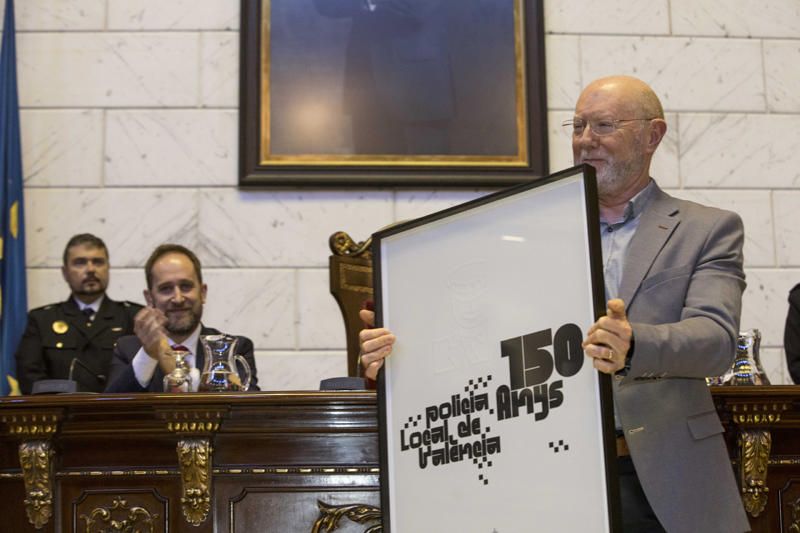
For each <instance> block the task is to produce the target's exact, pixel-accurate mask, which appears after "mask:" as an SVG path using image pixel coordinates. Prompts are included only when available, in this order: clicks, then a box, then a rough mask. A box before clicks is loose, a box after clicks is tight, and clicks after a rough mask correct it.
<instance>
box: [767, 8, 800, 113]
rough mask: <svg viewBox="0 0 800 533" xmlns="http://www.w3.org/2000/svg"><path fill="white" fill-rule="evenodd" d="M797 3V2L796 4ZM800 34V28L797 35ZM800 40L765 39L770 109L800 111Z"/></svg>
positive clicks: (790, 111) (768, 104)
mask: <svg viewBox="0 0 800 533" xmlns="http://www.w3.org/2000/svg"><path fill="white" fill-rule="evenodd" d="M796 5H797V4H796ZM798 36H800V30H799V31H798V32H796V33H795V37H798ZM798 64H800V40H798V39H797V38H795V40H792V41H771V40H770V41H767V40H765V41H764V71H765V78H766V84H767V106H769V110H770V111H781V112H788V113H798V112H800V69H797V68H791V67H789V68H787V66H788V65H798Z"/></svg>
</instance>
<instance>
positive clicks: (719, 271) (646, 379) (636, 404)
mask: <svg viewBox="0 0 800 533" xmlns="http://www.w3.org/2000/svg"><path fill="white" fill-rule="evenodd" d="M743 241H744V228H743V226H742V221H741V219H740V218H739V216H738V215H737V214H735V213H732V212H729V211H723V210H720V209H715V208H711V207H706V206H701V205H699V204H696V203H693V202H688V201H684V200H679V199H677V198H673V197H671V196H669V195H668V194H666V193H665V192H663V191H662V190H661V189H658V188H657V190H656V191H654V194H653V198H652V199H651V203H650V205H649V206H648V207H647V208H646V209H645V211H644V213H643V214H642V219H641V221H640V224H639V228H638V229H637V231H636V234H635V235H634V237H633V240H632V241H631V244H630V247H629V249H628V254H627V257H626V259H625V264H624V267H623V274H622V281H621V283H620V290H619V294H620V298H622V299H623V300H624V301H625V303H626V305H627V314H628V319H629V320H630V322H631V324H632V327H633V335H634V340H635V343H636V346H635V350H634V356H633V360H632V364H631V368H630V370H629V372H628V373H627V374H626V375H624V376H623V375H619V374H618V375H616V376H615V378H614V379H613V380H612V381H613V384H614V400H615V402H616V406H617V414H618V415H619V419H620V422H621V423H622V427H623V429H624V432H625V438H626V440H627V442H628V447H629V448H630V452H631V459H632V460H633V463H634V465H635V467H636V472H637V473H638V475H639V479H640V481H641V483H642V487H643V488H644V492H645V494H646V495H647V498H648V500H649V501H650V504H651V505H652V507H653V510H654V511H655V513H656V516H658V519H659V521H660V522H661V523H662V525H663V526H664V527H665V529H666V530H667V531H668V532H670V533H679V532H684V531H685V532H687V533H688V532H691V533H694V532H697V531H703V532H704V533H712V532H720V533H732V532H741V531H749V530H750V527H749V524H748V521H747V516H746V515H745V513H744V508H743V505H742V500H741V495H740V494H739V491H738V488H737V485H736V480H735V478H734V474H733V469H732V468H731V463H730V461H729V460H728V454H727V451H726V448H725V443H724V441H723V438H722V432H723V428H722V425H721V424H720V421H719V418H718V416H717V413H716V410H715V409H714V404H713V401H712V399H711V394H710V393H709V391H708V387H707V386H706V383H705V380H704V378H705V377H706V376H716V375H720V374H722V373H724V372H725V370H726V369H727V368H728V367H729V366H730V364H731V363H732V361H733V357H734V354H735V346H736V337H737V334H738V329H739V316H740V313H741V302H742V292H743V291H744V288H745V281H744V271H743V269H742V263H743V256H742V244H743Z"/></svg>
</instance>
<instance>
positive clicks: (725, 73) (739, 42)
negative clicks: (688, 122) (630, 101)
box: [581, 36, 765, 111]
mask: <svg viewBox="0 0 800 533" xmlns="http://www.w3.org/2000/svg"><path fill="white" fill-rule="evenodd" d="M581 73H582V78H583V80H593V79H596V78H600V77H602V76H608V75H611V74H629V75H632V76H636V77H637V78H641V79H642V80H644V81H646V82H647V83H649V84H650V85H651V86H652V87H653V89H654V90H655V91H656V94H658V95H659V97H660V98H661V102H662V104H663V105H664V109H665V110H666V111H763V110H764V109H765V99H764V76H763V62H762V54H761V44H760V43H759V42H758V41H753V40H749V39H703V38H684V37H605V36H583V37H581Z"/></svg>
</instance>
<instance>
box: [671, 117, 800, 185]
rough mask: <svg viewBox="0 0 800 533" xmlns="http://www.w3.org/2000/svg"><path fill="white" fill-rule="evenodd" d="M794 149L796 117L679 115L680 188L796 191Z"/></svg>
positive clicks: (798, 128) (799, 124) (798, 133)
mask: <svg viewBox="0 0 800 533" xmlns="http://www.w3.org/2000/svg"><path fill="white" fill-rule="evenodd" d="M798 147H800V115H775V114H772V115H756V114H738V113H736V114H711V113H696V114H694V113H693V114H688V113H684V114H681V115H680V150H681V153H680V166H681V176H682V177H683V186H684V187H701V188H706V187H728V188H748V189H754V188H772V187H776V188H783V187H786V188H791V187H795V186H796V185H797V183H800V166H798V159H797V156H796V155H795V154H796V153H797V150H798Z"/></svg>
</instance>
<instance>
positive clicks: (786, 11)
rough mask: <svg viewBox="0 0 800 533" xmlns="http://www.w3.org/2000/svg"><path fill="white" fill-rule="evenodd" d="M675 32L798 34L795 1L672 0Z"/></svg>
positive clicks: (799, 6) (799, 12)
mask: <svg viewBox="0 0 800 533" xmlns="http://www.w3.org/2000/svg"><path fill="white" fill-rule="evenodd" d="M670 14H671V20H672V33H673V34H676V35H706V36H720V37H797V36H798V35H800V4H798V3H797V1H796V0H759V1H758V2H755V3H754V2H752V1H750V0H670Z"/></svg>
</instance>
